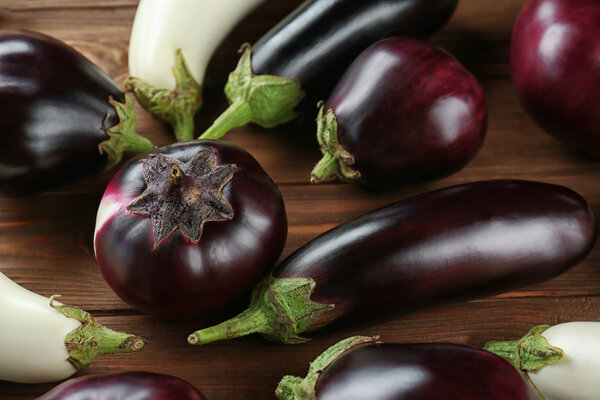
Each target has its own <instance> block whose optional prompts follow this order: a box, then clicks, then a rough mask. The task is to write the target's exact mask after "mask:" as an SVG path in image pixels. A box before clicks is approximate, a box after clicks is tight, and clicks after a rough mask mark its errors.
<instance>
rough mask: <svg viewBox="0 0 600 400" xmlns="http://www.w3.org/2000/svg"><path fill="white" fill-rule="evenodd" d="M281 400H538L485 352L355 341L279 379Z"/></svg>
mask: <svg viewBox="0 0 600 400" xmlns="http://www.w3.org/2000/svg"><path fill="white" fill-rule="evenodd" d="M275 394H276V396H277V398H278V399H280V400H466V399H468V400H489V399H494V400H539V399H538V397H537V396H536V394H535V391H534V390H533V389H532V388H531V387H530V386H529V385H528V384H527V382H526V381H525V380H524V379H523V377H522V376H521V374H520V373H519V372H518V371H516V370H515V369H514V368H512V367H511V365H510V364H509V363H508V362H506V361H505V360H503V359H502V358H500V357H498V356H496V355H494V354H492V353H489V352H487V351H484V350H481V349H476V348H473V347H468V346H463V345H458V344H453V343H380V342H378V341H377V339H376V338H370V337H363V336H355V337H351V338H348V339H345V340H342V341H341V342H338V343H336V344H335V345H333V346H331V347H330V348H329V349H327V350H326V351H325V352H323V354H321V355H320V356H319V357H317V358H316V359H315V361H313V362H312V363H311V364H310V368H309V370H308V374H307V375H306V377H305V378H304V379H302V378H299V377H296V376H291V375H287V376H285V377H283V379H282V380H281V382H280V383H279V386H278V387H277V390H276V392H275Z"/></svg>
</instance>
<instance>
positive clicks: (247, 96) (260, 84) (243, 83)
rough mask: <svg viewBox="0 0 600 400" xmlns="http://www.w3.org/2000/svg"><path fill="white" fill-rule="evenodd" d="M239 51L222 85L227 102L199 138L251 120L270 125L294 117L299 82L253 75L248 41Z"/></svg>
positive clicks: (221, 133)
mask: <svg viewBox="0 0 600 400" xmlns="http://www.w3.org/2000/svg"><path fill="white" fill-rule="evenodd" d="M240 52H241V53H242V56H241V57H240V60H239V62H238V65H237V67H236V69H235V70H234V71H233V72H232V73H231V74H229V79H228V81H227V84H226V85H225V95H226V96H227V99H228V100H229V103H230V106H229V108H228V109H227V110H225V111H224V112H223V114H221V115H220V116H219V118H217V119H216V120H215V122H213V124H212V125H211V126H210V127H209V128H208V129H207V130H206V131H205V132H204V133H203V134H202V135H200V137H199V139H220V138H221V137H223V136H224V135H225V134H226V133H227V132H229V131H230V130H231V129H233V128H236V127H238V126H243V125H246V124H247V123H250V122H253V123H255V124H257V125H260V126H262V127H263V128H273V127H275V126H277V125H280V124H283V123H286V122H289V121H291V120H293V119H294V118H296V117H297V113H296V112H295V111H294V108H295V107H296V106H297V105H298V103H300V101H301V100H302V98H303V97H304V92H303V91H302V87H301V85H300V82H299V81H298V80H297V79H291V78H283V77H280V76H275V75H254V72H253V71H252V50H251V49H250V45H249V44H248V43H244V45H243V46H242V48H241V49H240Z"/></svg>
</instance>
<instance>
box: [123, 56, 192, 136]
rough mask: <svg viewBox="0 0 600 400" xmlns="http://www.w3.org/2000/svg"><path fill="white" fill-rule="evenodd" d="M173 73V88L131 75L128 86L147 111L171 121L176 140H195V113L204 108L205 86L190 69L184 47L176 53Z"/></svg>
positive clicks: (156, 116) (126, 86)
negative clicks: (203, 90) (162, 86)
mask: <svg viewBox="0 0 600 400" xmlns="http://www.w3.org/2000/svg"><path fill="white" fill-rule="evenodd" d="M173 75H174V76H175V82H176V86H175V89H174V90H168V89H164V88H159V87H156V86H153V85H151V84H149V83H148V82H146V81H145V80H143V79H140V78H136V77H131V76H130V77H128V78H127V80H126V81H125V88H126V89H127V90H130V91H132V92H133V94H134V95H135V97H136V99H137V100H138V102H139V103H140V105H141V106H142V107H143V108H144V109H145V110H146V111H148V112H149V113H150V114H152V115H153V116H154V117H155V118H158V119H160V120H162V121H165V122H167V123H169V124H171V126H172V127H173V131H174V133H175V138H176V139H177V141H180V142H181V141H188V140H192V139H194V136H195V135H194V116H195V115H196V113H197V112H198V110H199V109H200V108H201V107H202V86H201V85H200V84H199V83H198V82H197V81H196V79H194V76H193V75H192V73H191V72H190V69H189V68H188V65H187V63H186V61H185V57H184V56H183V53H182V51H181V49H177V51H176V52H175V66H174V67H173Z"/></svg>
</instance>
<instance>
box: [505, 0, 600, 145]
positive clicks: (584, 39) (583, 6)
mask: <svg viewBox="0 0 600 400" xmlns="http://www.w3.org/2000/svg"><path fill="white" fill-rule="evenodd" d="M599 54H600V1H598V0H528V1H526V2H525V4H524V6H523V9H522V10H521V12H520V13H519V17H518V18H517V22H516V24H515V28H514V30H513V35H512V41H511V46H510V67H511V68H510V69H511V77H512V80H513V83H514V86H515V89H516V92H517V95H518V97H519V100H520V101H521V104H523V107H524V108H525V110H526V111H527V112H528V113H529V115H530V116H531V117H532V118H533V120H534V121H535V122H536V123H537V124H538V125H539V126H540V127H541V128H542V129H544V130H545V131H546V132H548V133H549V134H550V135H552V136H554V137H555V138H556V139H558V140H560V141H562V142H563V143H566V144H567V145H569V146H570V147H572V148H574V149H576V150H578V151H581V152H584V153H587V154H590V155H593V156H595V157H600V112H599V111H598V110H600V90H599V88H600V68H599V65H600V61H599V60H600V58H599V57H600V56H599Z"/></svg>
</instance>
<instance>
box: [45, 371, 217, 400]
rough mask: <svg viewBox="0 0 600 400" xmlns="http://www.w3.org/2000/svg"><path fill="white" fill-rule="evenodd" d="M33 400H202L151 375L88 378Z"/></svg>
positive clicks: (174, 381) (170, 379)
mask: <svg viewBox="0 0 600 400" xmlns="http://www.w3.org/2000/svg"><path fill="white" fill-rule="evenodd" d="M37 400H206V398H205V397H204V396H203V395H202V393H200V391H198V389H196V388H195V387H194V386H192V385H191V384H189V383H188V382H186V381H184V380H182V379H179V378H176V377H174V376H170V375H164V374H157V373H152V372H120V373H115V374H108V375H95V376H94V375H90V376H81V377H78V378H73V379H70V380H68V381H66V382H63V383H61V384H60V385H58V386H57V387H55V388H54V389H52V390H51V391H49V392H48V393H46V394H44V395H42V396H41V397H38V398H37Z"/></svg>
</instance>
